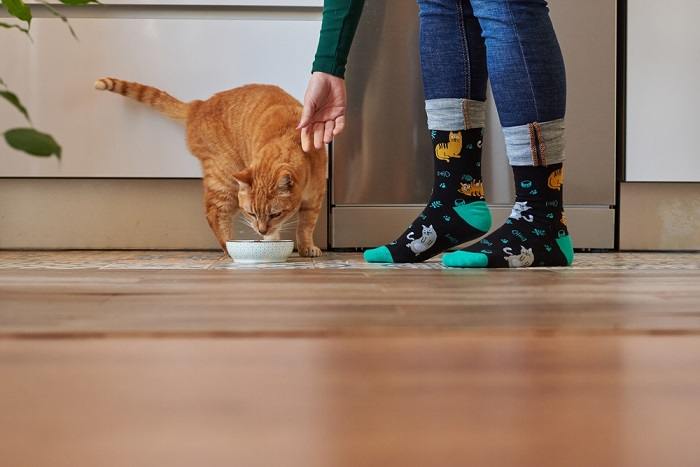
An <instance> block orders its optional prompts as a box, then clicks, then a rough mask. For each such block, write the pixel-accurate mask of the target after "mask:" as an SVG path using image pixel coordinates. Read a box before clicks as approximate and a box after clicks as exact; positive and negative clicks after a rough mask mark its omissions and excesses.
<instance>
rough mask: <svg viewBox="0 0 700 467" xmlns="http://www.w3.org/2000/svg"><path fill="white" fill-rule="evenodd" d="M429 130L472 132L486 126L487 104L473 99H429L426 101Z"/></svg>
mask: <svg viewBox="0 0 700 467" xmlns="http://www.w3.org/2000/svg"><path fill="white" fill-rule="evenodd" d="M425 112H426V114H427V115H428V129H429V130H441V131H457V130H471V129H472V128H483V127H484V126H485V125H486V102H481V101H475V100H471V99H429V100H427V101H425Z"/></svg>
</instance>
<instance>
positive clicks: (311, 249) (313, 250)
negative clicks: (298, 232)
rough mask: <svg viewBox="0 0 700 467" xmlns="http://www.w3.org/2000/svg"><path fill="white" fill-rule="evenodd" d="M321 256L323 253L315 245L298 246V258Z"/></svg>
mask: <svg viewBox="0 0 700 467" xmlns="http://www.w3.org/2000/svg"><path fill="white" fill-rule="evenodd" d="M322 254H323V252H322V251H321V249H320V248H319V247H317V246H316V245H309V246H300V247H299V256H303V257H305V258H318V257H319V256H321V255H322Z"/></svg>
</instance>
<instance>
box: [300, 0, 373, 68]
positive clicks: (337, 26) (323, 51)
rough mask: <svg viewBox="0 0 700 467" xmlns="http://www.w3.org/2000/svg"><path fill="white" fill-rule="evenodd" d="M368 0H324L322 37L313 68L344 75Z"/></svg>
mask: <svg viewBox="0 0 700 467" xmlns="http://www.w3.org/2000/svg"><path fill="white" fill-rule="evenodd" d="M364 5H365V0H324V2H323V22H322V24H321V37H320V39H319V41H318V50H317V51H316V59H315V60H314V65H313V69H312V71H321V72H324V73H329V74H331V75H334V76H338V77H340V78H344V77H345V66H346V65H347V62H348V54H349V53H350V46H351V45H352V41H353V39H354V37H355V32H356V31H357V25H358V24H359V22H360V16H362V8H363V7H364Z"/></svg>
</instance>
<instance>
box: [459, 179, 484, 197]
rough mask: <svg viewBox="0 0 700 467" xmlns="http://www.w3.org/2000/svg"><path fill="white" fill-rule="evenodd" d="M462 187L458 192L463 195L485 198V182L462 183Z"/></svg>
mask: <svg viewBox="0 0 700 467" xmlns="http://www.w3.org/2000/svg"><path fill="white" fill-rule="evenodd" d="M460 185H461V187H460V189H459V190H458V191H459V192H460V193H462V194H463V195H466V196H478V197H479V198H483V197H484V196H485V193H484V183H483V182H472V183H460Z"/></svg>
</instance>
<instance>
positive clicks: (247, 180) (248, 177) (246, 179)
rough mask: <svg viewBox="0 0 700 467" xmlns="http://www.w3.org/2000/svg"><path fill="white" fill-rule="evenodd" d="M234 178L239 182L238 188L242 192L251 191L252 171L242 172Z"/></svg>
mask: <svg viewBox="0 0 700 467" xmlns="http://www.w3.org/2000/svg"><path fill="white" fill-rule="evenodd" d="M233 178H234V180H236V181H237V182H238V188H239V189H240V190H249V189H250V186H251V185H252V184H253V171H252V170H251V169H244V170H241V171H240V172H238V173H235V174H233Z"/></svg>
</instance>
